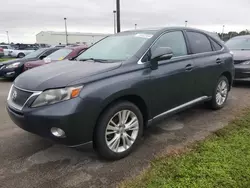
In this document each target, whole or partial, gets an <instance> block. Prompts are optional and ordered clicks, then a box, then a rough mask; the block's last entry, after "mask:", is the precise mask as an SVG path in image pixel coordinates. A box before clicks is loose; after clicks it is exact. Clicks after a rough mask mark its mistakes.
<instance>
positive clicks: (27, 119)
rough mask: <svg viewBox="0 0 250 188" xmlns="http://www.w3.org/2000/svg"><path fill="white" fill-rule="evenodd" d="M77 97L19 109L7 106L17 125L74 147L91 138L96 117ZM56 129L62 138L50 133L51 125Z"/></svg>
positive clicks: (89, 140)
mask: <svg viewBox="0 0 250 188" xmlns="http://www.w3.org/2000/svg"><path fill="white" fill-rule="evenodd" d="M83 103H84V102H83V100H82V99H81V98H75V99H71V100H68V101H64V102H61V103H57V104H53V105H48V106H44V107H38V108H29V107H24V108H23V109H22V110H21V111H20V110H17V109H14V108H13V107H11V106H9V105H8V106H7V111H8V113H9V116H10V118H11V119H12V121H13V122H14V123H15V124H16V125H17V126H19V127H20V128H22V129H24V130H26V131H28V132H31V133H34V134H37V135H39V136H42V137H45V138H48V139H50V140H53V141H55V142H57V143H59V144H64V145H68V146H76V145H81V144H84V143H88V142H91V141H92V137H93V131H94V127H95V122H96V118H97V116H95V113H94V112H93V111H92V108H90V109H88V108H86V106H84V108H83V106H82V105H79V104H83ZM52 127H56V128H60V129H62V130H63V131H64V132H65V135H66V137H65V138H57V137H55V136H53V135H52V133H51V128H52Z"/></svg>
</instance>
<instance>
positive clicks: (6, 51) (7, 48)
mask: <svg viewBox="0 0 250 188" xmlns="http://www.w3.org/2000/svg"><path fill="white" fill-rule="evenodd" d="M0 48H2V49H3V51H4V55H5V56H8V55H9V53H10V52H11V51H12V50H13V47H12V46H11V45H2V44H1V45H0Z"/></svg>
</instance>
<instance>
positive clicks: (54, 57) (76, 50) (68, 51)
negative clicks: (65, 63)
mask: <svg viewBox="0 0 250 188" xmlns="http://www.w3.org/2000/svg"><path fill="white" fill-rule="evenodd" d="M86 49H87V46H85V45H84V46H77V47H65V48H61V49H60V50H58V51H56V52H54V53H52V54H50V55H49V56H47V57H46V58H44V59H43V60H38V61H30V62H27V63H25V65H24V70H29V69H32V68H34V67H38V66H41V65H45V64H48V63H51V62H56V61H61V60H65V59H73V58H75V57H77V56H78V55H79V54H81V53H82V52H84V51H85V50H86Z"/></svg>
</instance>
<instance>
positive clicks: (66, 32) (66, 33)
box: [64, 18, 68, 45]
mask: <svg viewBox="0 0 250 188" xmlns="http://www.w3.org/2000/svg"><path fill="white" fill-rule="evenodd" d="M64 21H65V35H66V45H68V31H67V18H64Z"/></svg>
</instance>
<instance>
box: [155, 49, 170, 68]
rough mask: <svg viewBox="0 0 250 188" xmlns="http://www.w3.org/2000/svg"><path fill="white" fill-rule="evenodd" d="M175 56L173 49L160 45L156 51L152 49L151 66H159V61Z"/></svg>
mask: <svg viewBox="0 0 250 188" xmlns="http://www.w3.org/2000/svg"><path fill="white" fill-rule="evenodd" d="M172 57H173V51H172V49H171V48H169V47H158V48H156V49H155V50H154V51H151V60H150V64H151V68H152V69H153V70H155V69H157V68H158V61H161V60H168V59H171V58H172Z"/></svg>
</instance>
